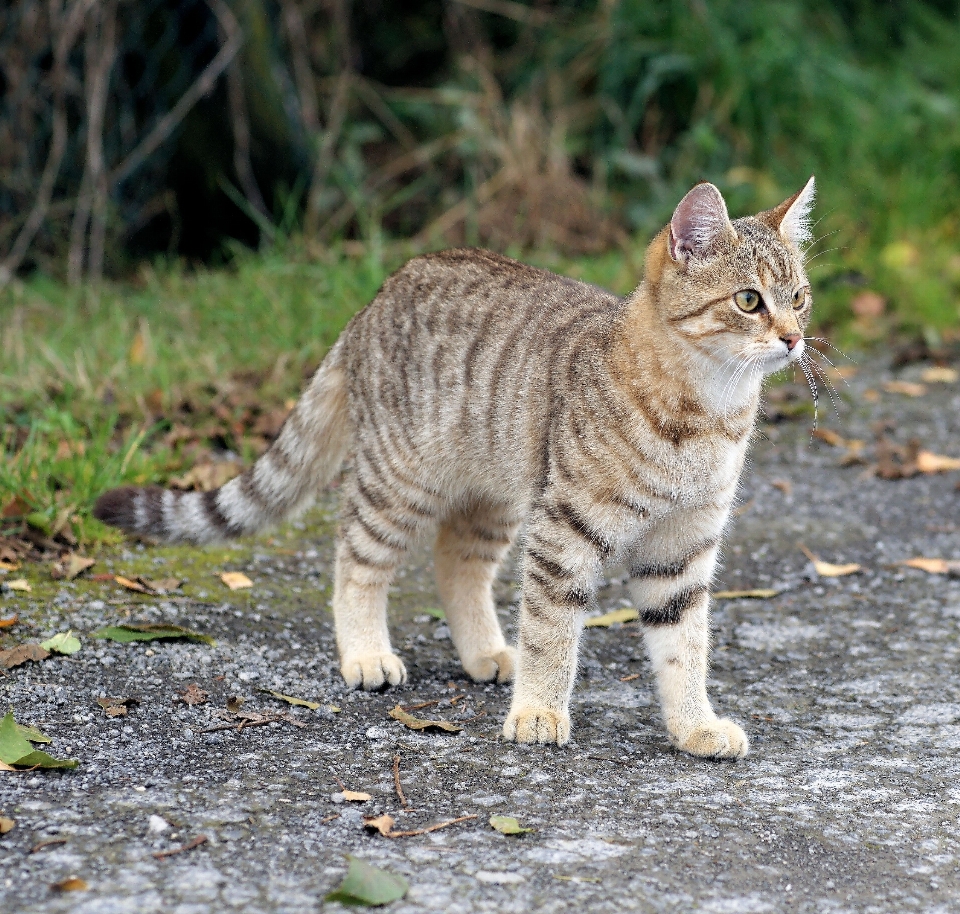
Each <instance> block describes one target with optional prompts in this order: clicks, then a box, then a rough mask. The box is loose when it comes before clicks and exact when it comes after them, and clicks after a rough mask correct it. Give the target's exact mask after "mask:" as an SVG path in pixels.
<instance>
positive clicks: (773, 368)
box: [761, 346, 803, 375]
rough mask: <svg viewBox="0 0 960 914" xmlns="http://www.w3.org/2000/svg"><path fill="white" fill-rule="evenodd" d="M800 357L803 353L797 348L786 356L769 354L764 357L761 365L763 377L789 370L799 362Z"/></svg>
mask: <svg viewBox="0 0 960 914" xmlns="http://www.w3.org/2000/svg"><path fill="white" fill-rule="evenodd" d="M802 355H803V351H802V350H801V349H800V347H799V346H798V347H796V348H795V349H793V350H792V351H791V352H788V353H786V354H781V353H771V354H770V355H768V356H766V357H764V359H763V361H762V363H761V365H762V371H763V373H764V374H765V375H768V374H776V373H777V372H778V371H783V369H784V368H789V367H790V366H791V365H793V364H795V363H797V362H799V361H800V357H801V356H802Z"/></svg>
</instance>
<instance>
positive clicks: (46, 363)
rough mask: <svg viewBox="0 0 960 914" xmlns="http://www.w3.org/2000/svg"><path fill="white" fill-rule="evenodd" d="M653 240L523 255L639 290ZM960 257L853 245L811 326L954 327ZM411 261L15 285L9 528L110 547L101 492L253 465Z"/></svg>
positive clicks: (7, 316) (862, 334)
mask: <svg viewBox="0 0 960 914" xmlns="http://www.w3.org/2000/svg"><path fill="white" fill-rule="evenodd" d="M830 220H831V216H828V217H827V219H826V220H825V221H826V222H828V223H829V222H830ZM834 221H835V222H836V221H837V220H836V218H834ZM844 231H847V230H846V229H845V227H844V225H843V223H842V222H840V225H839V228H838V234H840V233H842V232H844ZM828 244H829V242H828ZM644 246H645V245H644V241H643V240H642V239H635V240H634V241H633V242H631V243H630V244H629V245H628V246H627V247H626V248H625V249H624V250H619V251H613V252H610V253H607V254H604V255H598V256H591V257H579V258H570V257H563V256H560V255H558V254H555V253H549V252H540V253H536V254H532V255H529V256H528V257H527V258H526V259H528V260H529V261H531V262H534V263H537V264H539V265H541V266H544V267H547V268H549V269H553V270H556V271H558V272H562V273H565V274H568V275H571V276H575V277H577V278H580V279H584V280H586V281H589V282H593V283H596V284H598V285H601V286H605V287H608V288H611V289H613V290H615V291H617V292H619V293H626V292H628V291H630V290H631V289H632V288H633V287H634V286H635V285H636V283H637V281H638V279H639V277H640V276H641V272H642V257H643V250H644ZM955 250H956V248H955V246H954V244H953V235H952V233H950V232H947V231H944V232H941V233H939V234H937V233H929V232H928V233H926V234H925V235H922V236H920V235H912V236H911V235H906V236H905V237H903V238H902V239H901V240H900V241H897V242H895V243H892V244H888V245H886V246H884V247H880V248H876V247H873V246H871V245H870V244H869V243H868V242H867V241H860V240H858V239H857V238H852V239H851V244H850V245H849V246H845V247H843V248H842V249H841V250H838V251H831V252H828V253H827V254H825V255H824V256H822V257H819V258H817V259H816V260H814V261H813V264H812V273H813V278H814V288H815V301H816V308H815V314H816V320H815V324H814V330H815V331H816V332H817V334H818V335H828V336H830V337H831V338H832V339H833V340H834V341H835V342H837V343H839V344H840V345H842V346H851V345H853V346H855V347H856V346H861V345H864V344H871V343H872V344H873V345H877V346H882V345H883V344H884V341H885V340H888V339H889V338H890V337H891V336H892V335H896V334H904V333H908V334H912V335H917V334H924V335H925V336H926V337H927V339H928V341H932V342H937V341H939V340H940V339H941V338H942V337H944V336H947V337H950V336H951V335H953V336H955V335H956V327H957V324H958V316H960V315H958V309H957V301H958V300H960V257H958V255H957V254H956V253H955ZM409 253H410V252H409V251H402V250H400V249H391V250H390V251H388V252H386V253H384V251H382V250H381V251H379V252H378V251H376V250H371V251H368V252H367V253H364V254H362V255H356V254H354V255H349V254H347V253H344V252H342V251H334V252H331V253H330V254H329V256H328V257H327V258H326V259H325V260H323V261H322V262H321V261H316V260H309V259H307V258H306V257H304V256H303V255H302V254H301V253H298V251H297V250H296V249H295V248H294V247H293V246H288V248H287V249H286V250H279V249H278V250H274V251H270V252H266V253H263V254H259V255H256V254H249V253H248V254H240V255H238V256H237V257H236V258H235V260H234V262H233V264H232V265H231V266H230V267H227V268H221V269H198V270H195V271H189V270H187V269H184V268H183V267H182V266H181V265H177V264H172V265H170V264H168V265H157V266H154V267H151V268H143V269H141V271H140V273H139V274H138V275H137V277H136V278H135V280H134V281H131V282H128V283H125V284H109V285H105V286H103V287H101V288H100V289H98V290H93V289H89V288H87V289H80V290H77V289H72V288H69V287H66V286H64V285H62V284H60V283H58V282H54V281H51V280H49V279H45V278H43V277H38V278H36V279H33V280H30V281H29V282H26V283H24V284H22V285H18V286H16V287H11V288H9V289H8V290H7V291H5V292H4V293H2V295H0V330H2V341H0V346H2V350H0V351H2V352H3V369H2V373H0V412H2V415H3V423H2V436H3V461H2V463H0V511H2V510H4V509H6V512H7V514H8V515H12V516H10V517H8V518H7V519H6V520H3V521H0V535H3V534H4V533H6V534H9V533H14V532H16V530H18V529H21V530H22V529H23V525H24V524H26V525H27V526H28V527H30V528H31V529H32V530H34V531H36V532H39V533H40V534H42V535H44V536H46V537H59V541H60V542H61V543H66V544H70V543H71V542H77V543H79V544H80V545H84V544H86V545H90V544H95V543H100V542H105V541H110V539H111V536H112V534H111V533H110V531H108V530H107V529H106V528H104V527H103V526H102V525H100V524H99V523H98V522H96V521H95V520H93V519H92V517H91V515H90V509H91V507H92V504H93V502H94V500H95V499H96V497H97V495H98V494H99V493H100V492H102V491H104V490H106V489H108V488H111V487H113V486H116V485H120V484H123V483H134V484H145V483H153V482H156V483H169V481H170V479H171V478H172V477H173V476H175V475H177V474H182V473H183V472H184V471H186V470H188V469H189V468H190V467H191V466H193V465H195V464H197V463H203V462H204V461H210V460H214V459H220V458H222V457H223V456H224V455H227V456H230V457H233V458H234V459H237V460H240V461H245V462H249V461H250V460H252V459H254V458H255V457H256V456H257V454H258V453H260V452H262V450H263V448H264V447H265V446H266V443H267V440H268V439H269V437H270V432H269V430H268V428H267V430H265V428H266V427H263V426H262V423H263V422H266V423H267V427H269V424H270V421H272V420H271V417H273V416H275V415H282V413H283V411H284V409H285V406H287V405H289V404H290V402H291V399H292V398H295V397H296V396H297V394H298V392H299V390H300V388H301V385H302V383H303V380H304V378H305V377H306V376H307V375H308V374H309V373H310V372H312V370H313V369H314V368H315V367H316V365H317V364H318V363H319V362H320V360H321V358H322V356H323V354H324V353H325V351H326V350H327V349H328V348H329V346H330V345H331V344H332V343H333V342H334V340H335V339H336V337H337V336H338V334H339V333H340V331H341V330H342V329H343V327H344V326H345V324H346V323H347V321H348V320H349V319H350V317H351V316H352V315H353V314H354V313H355V312H356V311H357V310H358V309H359V308H361V307H362V306H363V305H364V304H366V302H368V301H369V300H370V299H371V298H372V297H373V295H374V294H375V293H376V290H377V288H378V287H379V285H380V283H381V282H382V281H383V279H384V278H385V276H386V275H387V274H388V272H389V271H390V270H391V269H393V268H395V267H396V266H398V265H399V264H400V263H401V262H402V261H403V260H404V259H406V257H407V256H409ZM866 288H869V289H872V290H874V291H876V292H878V293H880V294H881V295H884V296H886V297H887V299H888V301H889V306H888V309H887V312H886V313H885V314H884V315H883V316H881V317H875V318H870V319H865V318H857V317H855V316H854V315H852V314H851V311H850V302H851V299H852V298H853V297H854V296H855V295H856V294H858V293H859V292H861V291H863V290H864V289H866Z"/></svg>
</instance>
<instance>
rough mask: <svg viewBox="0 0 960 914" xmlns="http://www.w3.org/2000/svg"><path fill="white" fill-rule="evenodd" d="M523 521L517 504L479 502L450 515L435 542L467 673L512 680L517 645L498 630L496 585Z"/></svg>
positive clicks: (443, 592) (440, 580)
mask: <svg viewBox="0 0 960 914" xmlns="http://www.w3.org/2000/svg"><path fill="white" fill-rule="evenodd" d="M519 526H520V518H519V515H518V513H517V511H516V508H515V507H511V506H509V505H506V504H495V503H487V502H481V503H476V504H474V505H471V506H470V507H469V508H468V509H462V510H459V511H457V512H456V513H455V514H453V515H451V516H449V517H447V519H446V520H445V521H444V522H443V523H442V524H441V525H440V530H439V533H438V534H437V541H436V545H435V546H434V564H435V567H436V574H437V588H438V590H439V592H440V599H441V601H442V603H443V607H444V611H445V612H446V615H447V622H448V624H449V626H450V637H451V638H452V639H453V644H454V647H456V649H457V653H458V654H459V655H460V662H461V663H462V664H463V668H464V670H466V672H467V675H469V676H470V677H471V678H472V679H474V680H475V681H477V682H489V681H490V680H492V679H496V680H497V681H498V682H509V681H510V680H512V679H513V673H514V668H515V667H516V650H515V649H514V648H512V647H508V646H507V644H506V642H505V641H504V639H503V633H502V631H501V630H500V622H499V620H498V619H497V613H496V608H495V606H494V602H493V592H492V585H493V580H494V577H495V575H496V572H497V568H498V567H499V565H500V563H501V561H502V560H503V557H504V555H505V554H506V552H507V550H508V549H509V548H510V544H511V543H512V542H513V539H514V537H515V536H516V533H517V530H518V528H519Z"/></svg>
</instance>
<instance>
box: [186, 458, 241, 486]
mask: <svg viewBox="0 0 960 914" xmlns="http://www.w3.org/2000/svg"><path fill="white" fill-rule="evenodd" d="M242 472H243V467H242V466H241V465H240V464H239V463H234V462H233V461H219V462H217V463H199V464H197V465H196V466H195V467H193V468H192V469H190V470H188V471H187V472H186V473H184V474H183V476H176V477H174V478H173V479H171V480H170V485H171V487H173V488H174V489H193V490H194V491H197V492H212V491H213V490H214V489H219V488H220V487H221V486H225V485H226V484H227V483H228V482H230V480H231V479H233V478H234V477H235V476H239V475H240V473H242Z"/></svg>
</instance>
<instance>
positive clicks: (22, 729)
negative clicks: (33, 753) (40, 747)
mask: <svg viewBox="0 0 960 914" xmlns="http://www.w3.org/2000/svg"><path fill="white" fill-rule="evenodd" d="M17 733H19V734H20V735H21V736H22V737H23V738H24V739H28V740H30V742H31V743H52V742H53V740H52V739H51V738H50V737H49V736H47V734H46V733H41V732H40V731H39V730H38V729H37V728H36V727H30V726H27V724H17Z"/></svg>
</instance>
